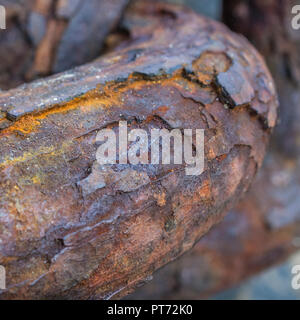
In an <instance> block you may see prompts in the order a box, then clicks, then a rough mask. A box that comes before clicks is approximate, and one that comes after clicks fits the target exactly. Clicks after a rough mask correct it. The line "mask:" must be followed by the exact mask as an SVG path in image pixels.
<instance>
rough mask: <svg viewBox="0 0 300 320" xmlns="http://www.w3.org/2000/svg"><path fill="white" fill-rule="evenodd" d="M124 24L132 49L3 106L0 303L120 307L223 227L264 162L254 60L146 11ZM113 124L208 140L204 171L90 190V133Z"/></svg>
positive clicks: (265, 122) (216, 36)
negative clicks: (80, 302)
mask: <svg viewBox="0 0 300 320" xmlns="http://www.w3.org/2000/svg"><path fill="white" fill-rule="evenodd" d="M124 25H125V26H126V27H127V28H128V32H129V34H130V37H131V39H133V40H132V41H129V42H127V43H126V44H123V45H122V46H120V47H119V48H118V49H115V51H114V52H113V53H110V54H107V55H106V56H103V57H102V58H100V59H99V60H98V61H95V62H94V63H92V64H89V65H85V66H83V67H79V68H77V69H75V70H71V71H69V72H66V73H63V74H60V75H58V76H54V77H51V78H48V79H43V80H40V81H38V82H34V83H32V84H28V85H24V86H22V87H20V88H18V89H16V90H12V91H8V92H4V93H2V94H1V95H0V106H1V114H2V120H1V122H0V124H1V126H2V128H3V129H2V130H1V131H0V142H1V143H0V155H1V156H0V170H1V171H0V193H1V198H0V199H1V214H0V221H1V224H0V225H1V227H0V232H1V237H0V239H1V243H0V264H2V265H4V266H5V267H6V268H7V274H8V290H6V291H4V292H1V294H0V297H1V298H10V299H13V298H27V299H28V298H68V299H71V298H80V299H99V298H112V297H120V296H123V295H125V294H126V293H128V292H129V291H130V290H132V288H134V287H135V286H137V285H138V284H139V283H140V282H142V281H144V280H145V279H146V278H147V277H149V275H151V274H152V273H153V271H155V270H156V269H158V268H159V267H161V266H163V265H164V264H166V263H167V262H169V261H171V260H173V259H174V258H176V257H178V256H179V255H181V254H182V253H183V252H185V251H187V250H188V249H190V248H191V247H192V246H193V244H194V243H195V242H196V241H197V240H198V239H199V238H200V237H201V236H202V235H203V234H205V233H206V232H207V231H208V230H209V228H210V227H211V226H212V225H213V224H215V223H217V222H218V221H220V220H221V218H222V217H223V215H224V213H225V212H226V211H227V210H228V209H229V207H230V206H232V205H233V204H234V203H235V202H236V201H237V200H238V199H239V198H240V197H241V195H242V194H243V193H244V192H245V191H246V190H247V189H248V187H249V184H250V183H251V181H252V179H253V177H254V175H255V173H256V171H257V168H258V167H259V166H260V165H261V163H262V160H263V157H264V152H265V147H266V144H267V141H268V137H269V134H270V132H271V130H272V128H273V126H274V125H275V120H276V107H277V99H276V94H275V89H274V85H273V81H272V79H271V77H270V74H269V72H268V70H267V69H266V67H265V64H264V62H263V60H262V58H261V57H260V56H259V55H258V53H257V52H256V51H255V49H254V48H253V47H252V46H251V45H250V44H249V43H248V42H247V41H246V40H245V39H244V38H242V37H240V36H238V35H236V34H233V33H232V32H230V31H229V30H228V29H227V28H226V27H224V26H222V25H221V24H218V23H216V22H213V21H210V20H207V19H205V18H202V17H200V16H198V15H196V14H194V13H192V12H191V11H189V10H185V9H183V8H181V7H174V6H168V5H162V4H155V3H153V1H152V2H145V3H141V2H137V4H136V6H135V7H134V9H131V10H129V11H128V14H127V17H126V18H125V23H124ZM237 78H238V79H239V80H240V81H239V82H238V83H237V82H236V81H235V79H237ZM119 120H127V121H128V123H130V125H131V127H139V128H143V129H146V130H150V129H151V128H167V129H170V128H190V129H196V128H197V129H205V171H204V172H203V174H202V175H200V176H187V175H185V170H184V169H185V168H184V165H157V166H153V165H144V166H142V165H115V166H111V167H106V168H105V169H103V177H104V179H103V181H102V182H101V181H99V180H97V181H96V182H97V183H98V185H97V183H96V184H95V183H94V182H95V179H93V178H92V176H93V174H94V170H101V168H100V169H99V167H97V163H96V162H95V155H96V150H97V144H96V141H95V137H96V133H97V131H98V130H99V129H101V128H107V127H109V128H116V126H117V125H118V121H119ZM107 170H108V171H109V172H110V174H108V175H106V174H105V171H107ZM115 177H121V179H119V180H118V182H117V183H116V180H115ZM129 182H130V183H129ZM20 270H22V273H20Z"/></svg>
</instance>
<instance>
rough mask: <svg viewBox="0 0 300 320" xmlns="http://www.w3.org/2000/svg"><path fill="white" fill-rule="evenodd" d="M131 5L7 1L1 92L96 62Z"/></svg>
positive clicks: (0, 42)
mask: <svg viewBox="0 0 300 320" xmlns="http://www.w3.org/2000/svg"><path fill="white" fill-rule="evenodd" d="M127 3H128V0H89V1H84V0H9V1H8V0H3V1H0V4H1V5H4V6H5V8H6V11H7V29H6V30H1V32H0V56H1V61H0V88H2V89H8V88H12V87H15V86H17V85H19V84H21V83H23V82H25V81H30V80H32V79H35V78H37V77H41V76H47V75H50V74H53V73H57V72H61V71H65V70H68V69H69V68H72V67H75V66H78V65H81V64H83V63H86V62H90V61H91V60H93V59H95V58H96V57H97V56H98V55H99V53H100V51H101V49H102V48H103V42H104V40H105V37H106V36H107V34H108V33H109V32H110V31H111V30H112V29H114V28H115V27H116V25H117V24H118V22H119V19H120V17H121V14H122V12H123V10H124V8H125V6H126V5H127Z"/></svg>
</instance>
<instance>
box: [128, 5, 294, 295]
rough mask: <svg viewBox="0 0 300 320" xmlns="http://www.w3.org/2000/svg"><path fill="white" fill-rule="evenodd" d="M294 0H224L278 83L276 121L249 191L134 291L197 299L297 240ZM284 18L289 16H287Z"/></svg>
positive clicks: (230, 20)
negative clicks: (187, 249)
mask: <svg viewBox="0 0 300 320" xmlns="http://www.w3.org/2000/svg"><path fill="white" fill-rule="evenodd" d="M295 4H297V1H293V0H284V1H280V2H279V1H277V0H271V1H259V0H250V1H247V2H246V1H243V0H228V1H226V4H225V6H224V9H225V13H224V19H225V22H226V23H227V24H228V25H229V26H230V28H231V29H232V30H234V31H236V32H239V33H242V34H243V35H245V36H246V37H247V38H249V39H250V40H251V41H252V42H253V43H254V44H255V45H256V47H257V48H258V50H259V51H260V52H261V53H262V54H263V55H264V56H265V58H266V60H267V63H268V65H269V67H270V69H271V70H272V74H273V76H274V78H275V82H276V85H277V88H278V94H279V101H280V108H279V120H280V121H279V124H278V125H277V126H276V129H275V131H274V135H273V136H272V139H271V148H270V150H269V152H268V155H267V158H266V161H265V163H264V166H263V168H262V169H261V171H260V174H259V176H258V177H257V179H256V181H255V182H254V183H253V186H252V187H251V190H250V192H249V194H247V196H246V197H245V199H244V200H243V201H242V202H241V203H240V204H239V205H238V206H237V207H236V208H235V209H234V210H232V211H231V212H230V213H229V214H228V216H227V217H226V219H224V221H223V222H222V223H220V225H218V226H216V227H215V228H214V229H213V230H212V231H211V232H209V233H208V234H207V235H205V236H204V237H203V238H202V239H201V240H200V241H199V243H198V244H197V245H196V246H195V248H194V249H193V250H192V251H191V252H190V253H189V254H187V255H186V256H185V257H184V258H183V259H181V260H178V261H176V262H174V263H172V264H170V265H168V266H167V267H165V268H164V269H162V270H161V271H160V272H159V273H158V274H157V275H156V276H154V280H153V281H152V282H151V283H149V284H147V285H146V286H145V287H143V288H141V289H139V290H138V291H137V292H136V293H135V294H134V295H132V296H130V297H131V298H136V297H138V298H148V299H149V298H150V299H151V298H152V299H159V298H162V299H163V298H164V299H183V298H185V299H186V298H191V299H199V298H203V297H207V296H210V295H211V294H213V293H216V292H219V291H220V290H224V289H227V288H229V287H232V286H233V285H235V284H237V283H239V282H241V281H242V280H244V279H245V278H247V277H249V276H251V275H253V274H255V273H257V272H260V271H262V270H263V269H265V268H267V267H270V266H272V265H274V264H277V263H280V262H282V261H283V260H284V259H286V258H287V257H288V256H289V255H290V254H291V253H293V252H294V251H296V250H299V246H300V242H299V237H300V199H299V194H300V158H299V155H300V126H299V123H300V108H299V104H300V77H299V76H300V62H299V59H298V55H299V52H300V33H299V30H298V31H297V30H293V29H292V28H291V24H290V20H291V8H292V7H293V6H294V5H295ZM284 22H287V23H284Z"/></svg>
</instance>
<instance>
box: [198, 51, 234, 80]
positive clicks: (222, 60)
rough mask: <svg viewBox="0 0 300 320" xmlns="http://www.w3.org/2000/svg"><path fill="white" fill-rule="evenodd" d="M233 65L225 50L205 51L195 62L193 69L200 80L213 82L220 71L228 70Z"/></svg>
mask: <svg viewBox="0 0 300 320" xmlns="http://www.w3.org/2000/svg"><path fill="white" fill-rule="evenodd" d="M230 66H231V60H230V59H229V58H228V56H227V55H226V54H225V53H223V52H210V51H207V52H204V53H202V54H201V56H200V57H199V58H198V59H196V60H195V61H194V62H193V70H194V72H195V74H196V76H197V78H198V80H199V81H200V82H202V83H203V84H205V85H208V84H210V83H211V81H212V80H213V78H214V77H215V76H216V75H217V74H219V73H220V72H226V71H227V70H228V69H229V67H230Z"/></svg>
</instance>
